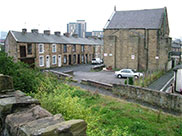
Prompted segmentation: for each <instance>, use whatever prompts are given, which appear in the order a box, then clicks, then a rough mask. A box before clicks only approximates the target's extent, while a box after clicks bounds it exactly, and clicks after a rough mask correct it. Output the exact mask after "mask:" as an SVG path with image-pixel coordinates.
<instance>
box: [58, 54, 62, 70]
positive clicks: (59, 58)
mask: <svg viewBox="0 0 182 136" xmlns="http://www.w3.org/2000/svg"><path fill="white" fill-rule="evenodd" d="M61 65H62V64H61V55H59V56H58V67H61Z"/></svg>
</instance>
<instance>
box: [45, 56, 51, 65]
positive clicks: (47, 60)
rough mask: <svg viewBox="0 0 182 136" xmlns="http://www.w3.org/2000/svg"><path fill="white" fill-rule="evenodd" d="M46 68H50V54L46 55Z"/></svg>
mask: <svg viewBox="0 0 182 136" xmlns="http://www.w3.org/2000/svg"><path fill="white" fill-rule="evenodd" d="M46 68H50V56H49V55H47V56H46Z"/></svg>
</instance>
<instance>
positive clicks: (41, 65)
mask: <svg viewBox="0 0 182 136" xmlns="http://www.w3.org/2000/svg"><path fill="white" fill-rule="evenodd" d="M40 58H42V64H41V61H40ZM39 66H40V67H43V66H44V56H43V55H41V56H39Z"/></svg>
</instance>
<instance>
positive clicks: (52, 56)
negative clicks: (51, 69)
mask: <svg viewBox="0 0 182 136" xmlns="http://www.w3.org/2000/svg"><path fill="white" fill-rule="evenodd" d="M54 57H55V62H54V61H53V58H54ZM52 64H53V65H55V64H57V56H56V55H53V56H52Z"/></svg>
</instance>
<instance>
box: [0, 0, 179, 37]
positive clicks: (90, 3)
mask: <svg viewBox="0 0 182 136" xmlns="http://www.w3.org/2000/svg"><path fill="white" fill-rule="evenodd" d="M115 5H116V9H117V10H118V11H121V10H136V9H152V8H163V7H167V11H168V19H169V26H170V36H171V37H173V38H178V37H182V0H0V31H2V30H4V31H8V30H17V31H21V29H22V28H27V29H28V31H30V29H32V28H37V29H39V31H40V32H43V30H45V29H50V30H51V33H53V31H61V33H64V32H66V25H67V23H69V22H75V21H76V20H85V21H86V22H87V31H93V30H103V28H104V26H105V24H106V22H107V20H108V19H109V17H110V16H111V14H112V12H113V11H114V6H115Z"/></svg>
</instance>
